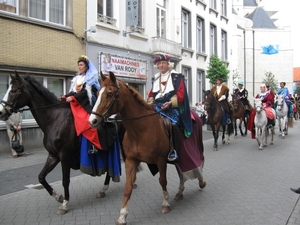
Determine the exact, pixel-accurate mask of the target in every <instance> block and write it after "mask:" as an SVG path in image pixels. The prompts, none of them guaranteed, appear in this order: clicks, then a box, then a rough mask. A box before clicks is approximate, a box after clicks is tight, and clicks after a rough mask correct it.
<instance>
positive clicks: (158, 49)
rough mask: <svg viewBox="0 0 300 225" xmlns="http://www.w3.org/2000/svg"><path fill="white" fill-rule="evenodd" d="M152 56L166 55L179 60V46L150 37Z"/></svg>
mask: <svg viewBox="0 0 300 225" xmlns="http://www.w3.org/2000/svg"><path fill="white" fill-rule="evenodd" d="M152 49H153V50H152V54H168V55H170V56H173V57H175V58H178V59H181V44H180V43H177V42H175V41H171V40H168V39H165V38H161V37H152Z"/></svg>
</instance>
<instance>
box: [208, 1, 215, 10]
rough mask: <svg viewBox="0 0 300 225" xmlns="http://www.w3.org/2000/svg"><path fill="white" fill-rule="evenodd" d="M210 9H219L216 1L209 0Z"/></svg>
mask: <svg viewBox="0 0 300 225" xmlns="http://www.w3.org/2000/svg"><path fill="white" fill-rule="evenodd" d="M209 7H210V8H212V9H217V2H216V0H209Z"/></svg>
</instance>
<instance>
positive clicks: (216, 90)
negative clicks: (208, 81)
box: [211, 78, 232, 124]
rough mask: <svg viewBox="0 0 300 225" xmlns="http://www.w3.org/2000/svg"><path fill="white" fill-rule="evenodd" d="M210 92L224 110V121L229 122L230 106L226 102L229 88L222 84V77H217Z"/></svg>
mask: <svg viewBox="0 0 300 225" xmlns="http://www.w3.org/2000/svg"><path fill="white" fill-rule="evenodd" d="M211 92H212V93H213V95H214V97H215V98H216V99H217V100H218V101H219V103H220V105H221V106H222V108H223V109H224V110H225V114H226V119H227V120H226V122H227V123H228V124H229V123H231V116H232V107H231V106H230V105H229V102H228V95H229V88H228V87H227V86H226V85H225V84H223V80H222V78H217V80H216V84H215V85H214V86H213V87H212V88H211Z"/></svg>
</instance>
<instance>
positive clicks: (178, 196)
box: [174, 194, 183, 201]
mask: <svg viewBox="0 0 300 225" xmlns="http://www.w3.org/2000/svg"><path fill="white" fill-rule="evenodd" d="M174 199H175V200H178V201H179V200H182V199H183V194H176V196H175V198H174Z"/></svg>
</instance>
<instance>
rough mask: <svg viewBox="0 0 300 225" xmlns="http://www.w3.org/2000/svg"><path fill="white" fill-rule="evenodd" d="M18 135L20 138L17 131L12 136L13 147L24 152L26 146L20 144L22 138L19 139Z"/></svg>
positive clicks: (18, 151) (19, 151)
mask: <svg viewBox="0 0 300 225" xmlns="http://www.w3.org/2000/svg"><path fill="white" fill-rule="evenodd" d="M18 136H19V138H20V135H19V133H18V132H17V131H15V132H14V134H13V136H12V137H11V147H12V149H13V150H15V151H16V152H17V153H22V152H24V146H23V145H21V144H20V140H19V139H18Z"/></svg>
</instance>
